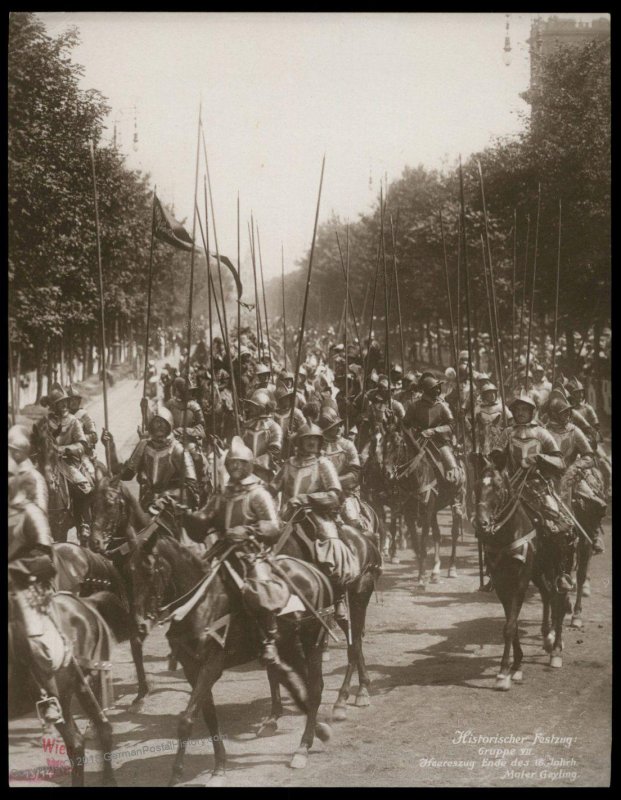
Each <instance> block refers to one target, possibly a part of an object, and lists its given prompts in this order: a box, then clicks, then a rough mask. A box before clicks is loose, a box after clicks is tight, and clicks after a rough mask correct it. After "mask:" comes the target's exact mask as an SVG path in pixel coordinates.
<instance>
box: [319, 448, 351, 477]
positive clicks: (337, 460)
mask: <svg viewBox="0 0 621 800" xmlns="http://www.w3.org/2000/svg"><path fill="white" fill-rule="evenodd" d="M323 454H324V456H325V457H326V458H327V459H329V460H330V461H331V462H332V463H333V464H334V468H335V469H336V471H337V473H338V474H339V475H341V474H342V473H343V471H344V470H345V467H346V466H347V454H346V453H345V451H344V450H343V449H342V448H341V446H340V445H339V443H338V442H328V443H327V444H326V446H325V449H324V453H323Z"/></svg>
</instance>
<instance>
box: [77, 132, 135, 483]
mask: <svg viewBox="0 0 621 800" xmlns="http://www.w3.org/2000/svg"><path fill="white" fill-rule="evenodd" d="M89 144H90V150H91V168H92V173H93V200H94V203H95V233H96V237H97V269H98V272H99V314H100V328H99V341H100V344H101V347H100V349H101V353H100V356H99V368H100V369H101V370H102V373H101V379H102V389H103V407H104V427H105V429H106V430H109V428H108V392H107V381H106V364H107V358H106V320H105V314H104V284H103V268H102V265H101V237H100V233H99V203H98V199H97V175H96V173H95V145H94V143H93V141H92V140H91V141H90V142H89ZM147 358H148V353H145V359H147ZM105 449H106V464H107V466H108V469H110V464H111V459H110V446H109V445H106V446H105Z"/></svg>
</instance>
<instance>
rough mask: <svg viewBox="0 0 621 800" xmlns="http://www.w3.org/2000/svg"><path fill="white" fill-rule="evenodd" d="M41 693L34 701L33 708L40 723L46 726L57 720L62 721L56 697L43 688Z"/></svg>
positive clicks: (53, 723)
mask: <svg viewBox="0 0 621 800" xmlns="http://www.w3.org/2000/svg"><path fill="white" fill-rule="evenodd" d="M41 694H42V695H43V697H42V698H41V700H38V701H37V702H36V703H35V710H36V712H37V717H38V718H39V722H40V723H41V725H43V727H44V728H47V727H48V726H49V725H55V724H56V723H57V722H61V723H62V722H64V721H65V719H64V717H63V711H62V708H61V707H60V702H59V700H58V698H57V697H55V696H54V695H48V694H47V693H46V692H45V691H44V690H41Z"/></svg>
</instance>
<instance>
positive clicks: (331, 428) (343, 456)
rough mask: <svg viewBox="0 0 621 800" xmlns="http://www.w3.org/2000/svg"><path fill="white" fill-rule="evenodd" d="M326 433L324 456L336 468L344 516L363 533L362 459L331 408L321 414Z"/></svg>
mask: <svg viewBox="0 0 621 800" xmlns="http://www.w3.org/2000/svg"><path fill="white" fill-rule="evenodd" d="M319 427H320V428H321V429H322V430H323V438H324V449H323V455H324V457H325V458H328V459H329V460H330V461H331V462H332V464H333V465H334V467H335V469H336V472H337V474H338V476H339V480H340V482H341V487H342V489H343V494H344V495H345V500H344V502H343V505H342V507H341V516H342V517H343V519H344V521H345V522H346V523H347V524H348V525H352V526H354V527H356V528H358V529H360V530H362V528H363V527H364V526H363V523H362V520H361V516H360V514H361V507H360V470H361V466H360V456H359V455H358V451H357V450H356V446H355V444H354V443H353V442H352V441H351V440H350V439H347V438H346V437H345V436H343V420H342V419H341V418H340V417H339V415H338V413H337V412H336V411H335V410H334V409H333V408H332V407H331V406H323V408H322V409H321V413H320V415H319Z"/></svg>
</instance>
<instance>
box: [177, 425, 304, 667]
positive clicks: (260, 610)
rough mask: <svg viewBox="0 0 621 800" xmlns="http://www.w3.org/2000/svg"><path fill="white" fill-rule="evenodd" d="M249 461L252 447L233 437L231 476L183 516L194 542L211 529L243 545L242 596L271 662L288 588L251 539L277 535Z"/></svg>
mask: <svg viewBox="0 0 621 800" xmlns="http://www.w3.org/2000/svg"><path fill="white" fill-rule="evenodd" d="M253 464H254V455H253V452H252V450H250V448H249V447H246V445H245V444H244V443H243V441H242V439H241V438H240V437H239V436H234V437H233V440H232V442H231V447H230V448H229V451H228V454H227V457H226V462H225V466H226V469H227V472H228V474H229V481H228V483H227V485H226V487H225V488H224V490H223V491H221V492H218V493H216V494H215V495H213V497H211V498H210V499H209V502H208V503H207V505H205V506H204V508H202V509H201V510H200V511H197V512H185V513H184V514H183V515H182V518H181V519H182V524H183V526H184V528H185V530H186V532H187V534H188V536H189V537H190V538H191V539H193V540H194V541H195V542H203V541H204V540H205V537H206V536H207V534H208V533H209V531H210V529H212V528H215V530H216V531H217V532H218V533H219V534H220V536H223V537H226V543H227V544H228V543H235V544H238V545H240V546H241V549H238V551H237V553H238V555H240V557H241V558H242V559H243V560H244V561H245V562H246V564H247V567H248V572H247V574H246V576H245V583H244V586H243V588H242V594H243V597H244V600H245V602H246V606H247V607H248V609H249V610H250V611H251V613H253V614H254V615H255V617H256V619H257V621H258V623H259V630H260V634H261V660H262V662H263V663H264V664H271V663H274V662H275V661H276V660H277V657H278V654H277V650H276V635H277V624H276V615H277V613H278V612H279V611H282V609H283V608H284V607H285V605H286V604H287V601H288V599H289V590H288V588H287V586H286V585H285V584H284V583H283V582H282V580H281V579H280V578H278V577H277V576H276V575H274V574H273V573H272V570H271V567H270V565H269V563H268V562H267V561H266V560H265V559H264V558H263V557H262V556H261V554H260V553H257V549H256V547H255V548H253V547H252V546H251V542H250V541H249V540H250V539H253V538H254V539H256V540H258V541H259V542H263V543H265V544H267V545H269V544H271V543H273V542H274V541H275V540H276V539H277V537H278V534H279V520H278V513H277V511H276V506H275V504H274V500H273V498H272V496H271V494H270V493H269V492H268V491H267V489H266V488H265V487H264V486H263V484H262V482H261V481H260V480H259V478H257V476H256V475H254V474H253ZM244 544H248V548H244V547H243V545H244Z"/></svg>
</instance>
